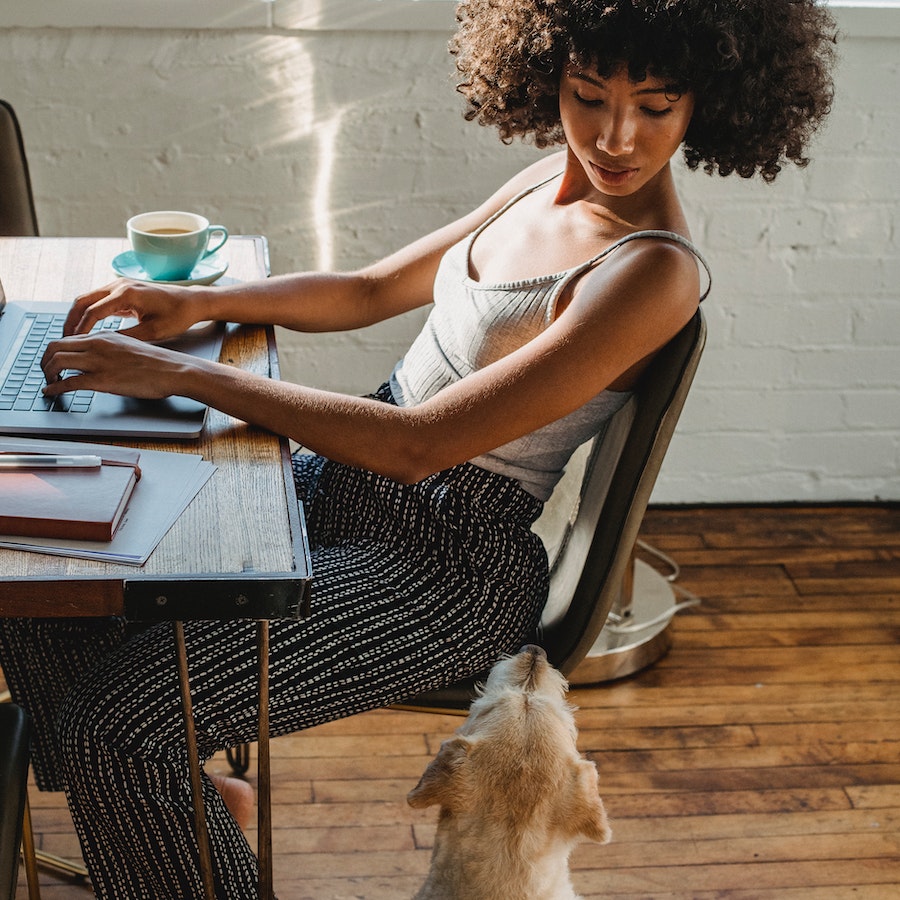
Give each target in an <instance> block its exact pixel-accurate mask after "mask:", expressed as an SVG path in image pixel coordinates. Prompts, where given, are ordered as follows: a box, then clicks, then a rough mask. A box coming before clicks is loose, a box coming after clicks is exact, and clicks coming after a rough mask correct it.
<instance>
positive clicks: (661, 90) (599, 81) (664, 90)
mask: <svg viewBox="0 0 900 900" xmlns="http://www.w3.org/2000/svg"><path fill="white" fill-rule="evenodd" d="M572 77H573V78H578V79H579V80H580V81H586V82H588V84H593V85H595V86H596V87H598V88H606V86H607V85H606V79H605V78H595V77H594V76H593V75H589V74H588V73H587V72H579V71H578V70H576V71H574V72H572ZM681 93H682V91H680V90H678V88H676V87H675V85H673V84H664V85H661V86H660V87H646V88H640V89H639V90H637V91H635V94H664V95H666V96H669V95H671V94H681Z"/></svg>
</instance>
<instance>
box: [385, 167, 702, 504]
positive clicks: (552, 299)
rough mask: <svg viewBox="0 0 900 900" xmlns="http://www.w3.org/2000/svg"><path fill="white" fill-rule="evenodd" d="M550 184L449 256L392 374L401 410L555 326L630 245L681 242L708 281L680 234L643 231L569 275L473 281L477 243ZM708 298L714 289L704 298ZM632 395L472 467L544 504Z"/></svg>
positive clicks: (607, 394) (603, 399) (605, 399)
mask: <svg viewBox="0 0 900 900" xmlns="http://www.w3.org/2000/svg"><path fill="white" fill-rule="evenodd" d="M554 177H556V176H554ZM549 180H550V179H548V181H549ZM546 183H547V182H546V181H543V182H541V183H540V184H538V185H535V186H534V187H531V188H528V189H527V190H525V191H523V192H522V193H520V194H518V195H517V196H516V197H514V198H513V199H512V200H510V201H509V202H508V203H507V204H506V205H505V206H504V207H503V208H502V209H501V210H500V211H499V212H497V213H496V214H495V215H494V216H492V217H491V218H490V219H489V220H488V221H487V222H485V223H484V224H483V225H481V226H480V227H479V228H478V229H476V230H475V231H473V232H472V234H470V235H468V236H467V237H466V238H464V239H463V240H462V241H460V242H459V243H458V244H455V245H454V246H452V247H451V248H450V249H449V250H448V251H447V252H446V254H445V255H444V257H443V259H442V260H441V263H440V266H439V268H438V272H437V275H436V277H435V282H434V307H433V308H432V310H431V313H430V314H429V316H428V319H427V321H426V322H425V325H424V326H423V328H422V331H421V332H420V333H419V335H418V337H417V338H416V339H415V341H414V342H413V344H412V346H411V347H410V348H409V351H408V352H407V353H406V355H405V356H404V358H403V359H402V360H400V362H399V363H397V365H396V366H395V368H394V371H393V373H392V374H391V380H390V385H391V392H392V394H393V396H394V400H395V401H396V402H397V404H398V405H399V406H415V405H417V404H419V403H422V402H423V401H425V400H427V399H428V398H429V397H432V396H434V395H435V394H436V393H437V392H438V391H440V390H441V389H442V388H444V387H446V386H447V385H450V384H454V383H455V382H457V381H459V380H460V379H461V378H465V377H466V375H468V374H469V373H471V372H474V371H476V370H478V369H481V368H484V366H487V365H490V364H491V363H492V362H495V361H496V360H498V359H501V358H502V357H504V356H506V355H508V354H509V353H512V352H513V351H514V350H517V349H519V347H522V346H524V345H525V344H526V343H528V341H530V340H531V339H532V338H534V337H536V336H537V335H538V334H540V333H541V332H542V331H543V330H544V329H545V328H547V326H548V325H550V324H551V322H552V321H553V317H554V314H555V311H556V303H557V300H558V299H559V296H560V295H561V294H562V292H563V290H565V288H566V285H568V284H569V282H570V281H571V280H572V279H573V278H575V277H576V276H578V275H580V274H581V273H582V272H584V271H585V270H586V269H590V268H591V267H593V266H595V265H597V264H598V263H599V262H600V261H601V260H603V259H604V258H605V257H606V256H607V255H609V254H610V253H612V252H613V251H614V250H615V249H616V248H617V247H621V246H622V244H625V243H627V242H628V241H632V240H636V239H638V238H650V237H656V238H665V239H667V240H672V241H676V242H677V243H679V244H682V245H683V246H685V247H687V248H688V249H689V250H690V251H691V252H692V253H693V254H694V255H695V256H696V257H697V259H698V260H699V261H700V262H701V264H702V265H703V267H704V268H705V269H706V273H707V275H709V267H708V266H707V264H706V262H705V261H704V259H703V257H702V256H701V255H700V252H699V251H698V250H697V248H696V247H694V245H693V244H692V243H691V242H690V241H688V240H686V239H685V238H683V237H682V236H681V235H679V234H675V233H674V232H671V231H638V232H635V233H634V234H630V235H627V236H626V237H624V238H622V239H621V240H619V241H616V243H614V244H612V245H611V246H610V247H607V248H606V249H605V250H604V251H602V252H601V253H598V254H597V255H596V256H593V257H591V259H589V260H587V261H586V262H584V263H581V264H579V265H577V266H574V267H572V268H571V269H567V270H565V271H564V272H557V273H555V274H553V275H544V276H540V277H538V278H529V279H524V280H522V281H511V282H501V283H497V284H483V283H481V282H478V281H475V280H474V279H472V278H471V277H470V276H469V271H470V269H469V253H470V249H471V247H472V243H473V242H474V241H475V238H476V237H478V235H479V234H480V233H481V231H483V230H484V229H485V228H486V227H487V226H488V225H489V224H490V223H491V222H493V221H494V220H495V219H496V218H498V217H499V216H501V215H503V213H504V212H505V211H506V210H507V209H509V207H510V206H512V205H513V204H514V203H516V202H517V201H518V200H520V199H521V198H522V197H524V196H525V195H526V194H529V193H531V192H532V191H534V190H536V189H537V188H539V187H541V186H542V185H544V184H546ZM708 293H709V288H708V287H707V289H706V291H704V293H703V295H702V296H701V297H700V299H701V300H703V299H704V298H705V297H706V295H707V294H708ZM630 396H631V394H630V393H629V392H622V391H610V390H606V391H601V392H600V393H599V394H597V396H595V397H594V398H593V399H591V400H590V401H588V402H587V403H586V404H585V405H584V406H582V407H580V408H579V409H576V410H575V411H574V412H572V413H569V415H567V416H564V417H563V418H561V419H557V420H556V421H555V422H551V423H549V424H548V425H545V426H543V427H542V428H539V429H538V430H537V431H534V432H532V433H531V434H527V435H525V436H524V437H521V438H518V439H516V440H514V441H510V442H509V443H508V444H504V445H503V446H501V447H497V448H496V449H495V450H492V451H491V452H490V453H486V454H484V455H482V456H478V457H476V458H475V459H472V460H470V461H471V462H472V463H474V464H475V465H477V466H481V467H482V468H484V469H487V470H489V471H491V472H498V473H500V474H501V475H508V476H510V477H512V478H515V479H516V480H517V481H518V482H519V483H520V484H521V485H522V487H523V488H524V489H525V490H526V491H528V492H529V493H531V494H533V495H534V496H535V497H537V498H538V499H539V500H541V501H545V500H547V498H548V497H549V496H550V494H551V493H552V492H553V488H554V486H555V485H556V483H557V482H558V481H559V479H560V478H561V477H562V473H563V469H564V468H565V465H566V463H567V462H568V460H569V457H570V456H571V455H572V453H573V452H574V450H575V448H576V447H578V446H579V445H580V444H582V443H584V441H586V440H589V439H590V438H591V437H593V436H594V435H595V434H597V433H598V432H599V431H601V430H602V429H603V428H604V427H605V423H606V422H607V420H608V419H610V418H611V417H612V415H613V414H614V413H615V412H617V411H618V410H619V409H620V408H621V407H622V406H623V405H624V404H625V403H626V402H627V400H628V398H629V397H630Z"/></svg>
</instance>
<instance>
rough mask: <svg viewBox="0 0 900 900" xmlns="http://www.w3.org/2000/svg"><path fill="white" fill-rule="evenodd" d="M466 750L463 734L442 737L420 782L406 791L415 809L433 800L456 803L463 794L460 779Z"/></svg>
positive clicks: (434, 802)
mask: <svg viewBox="0 0 900 900" xmlns="http://www.w3.org/2000/svg"><path fill="white" fill-rule="evenodd" d="M468 754H469V742H468V741H467V740H466V738H464V737H459V736H457V737H452V738H449V739H448V740H446V741H444V742H443V743H442V744H441V749H440V750H439V751H438V754H437V756H435V758H434V759H433V760H432V761H431V762H430V763H429V764H428V768H427V769H425V771H424V773H423V774H422V777H421V778H420V779H419V783H418V784H417V785H416V786H415V787H414V788H413V789H412V790H411V791H410V792H409V793H408V794H407V795H406V802H407V803H408V804H409V805H410V806H412V807H414V808H416V809H423V808H425V807H426V806H433V805H434V804H439V805H441V806H446V807H457V806H459V802H460V800H461V799H462V798H463V797H464V796H465V794H466V792H465V791H464V790H462V784H461V782H462V779H463V775H464V773H463V769H464V767H465V764H466V761H467V758H468Z"/></svg>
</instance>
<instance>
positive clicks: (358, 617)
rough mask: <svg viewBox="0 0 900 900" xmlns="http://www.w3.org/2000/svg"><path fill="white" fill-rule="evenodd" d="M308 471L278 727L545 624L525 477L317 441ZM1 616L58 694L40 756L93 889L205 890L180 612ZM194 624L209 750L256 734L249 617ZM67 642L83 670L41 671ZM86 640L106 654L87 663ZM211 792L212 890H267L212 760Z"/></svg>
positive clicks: (50, 699) (280, 646)
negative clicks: (309, 579)
mask: <svg viewBox="0 0 900 900" xmlns="http://www.w3.org/2000/svg"><path fill="white" fill-rule="evenodd" d="M295 475H296V481H297V485H298V493H299V494H300V496H301V499H303V500H304V502H305V508H306V513H307V521H308V526H309V533H310V540H311V551H312V561H313V586H312V598H311V610H310V615H309V617H308V618H306V619H304V620H302V621H299V622H294V621H283V620H275V621H272V622H271V623H270V662H269V666H270V712H269V715H270V725H271V733H272V734H273V736H274V735H280V734H287V733H290V732H293V731H297V730H299V729H302V728H307V727H309V726H312V725H316V724H319V723H321V722H325V721H329V720H332V719H337V718H340V717H343V716H347V715H351V714H353V713H356V712H361V711H363V710H367V709H373V708H378V707H382V706H385V705H387V704H390V703H392V702H396V701H399V700H402V699H404V698H406V697H408V696H410V695H413V694H415V693H418V692H420V691H422V690H426V689H431V688H436V687H439V686H442V685H445V684H448V683H451V682H453V681H455V680H457V679H459V678H462V677H464V676H467V675H471V674H474V673H477V672H479V671H481V670H484V669H487V668H489V667H490V666H491V665H492V664H493V663H494V662H495V661H496V659H497V658H498V657H499V656H500V655H502V654H503V653H509V652H514V651H515V650H517V649H518V647H519V645H520V643H521V642H522V641H523V640H525V639H527V638H528V637H529V635H530V634H531V633H532V632H533V629H534V626H535V624H536V622H537V619H538V617H539V615H540V610H541V608H542V606H543V604H544V601H545V598H546V591H547V572H546V565H547V564H546V558H545V554H544V551H543V547H542V546H541V544H540V541H539V539H538V538H537V537H536V536H535V535H534V534H533V533H532V532H531V531H530V526H531V524H532V523H533V521H534V519H535V518H536V517H537V515H538V513H539V512H540V504H539V502H538V501H537V500H535V499H534V498H533V497H531V496H530V495H528V494H527V493H526V492H524V491H523V490H522V489H521V488H520V487H519V486H518V484H517V483H515V482H514V481H512V480H510V479H508V478H505V477H503V476H498V475H494V474H491V473H488V472H486V471H484V470H482V469H479V468H477V467H474V466H471V465H462V466H458V467H456V468H453V469H450V470H448V471H447V472H442V473H438V474H437V475H434V476H431V477H430V478H428V479H425V480H424V481H423V482H420V483H418V484H415V485H401V484H398V483H397V482H394V481H392V480H390V479H387V478H383V477H380V476H376V475H373V474H371V473H368V472H361V471H359V470H356V469H352V468H349V467H346V466H342V465H339V464H336V463H332V462H329V461H326V460H323V459H321V458H320V457H315V456H297V457H296V458H295ZM2 627H3V632H2V640H0V652H2V658H0V664H2V666H3V668H4V672H5V673H6V674H7V678H8V680H9V682H10V685H11V687H12V689H13V690H14V693H15V694H16V697H17V699H18V700H19V701H20V702H22V703H23V705H25V706H26V708H30V709H31V711H32V712H33V714H34V715H35V717H37V718H39V717H41V716H42V715H45V716H48V717H50V718H51V719H52V717H53V714H54V712H55V711H56V710H57V709H58V713H57V715H56V720H55V724H56V729H57V731H58V746H59V749H60V751H61V752H60V753H59V754H58V755H57V754H56V753H55V752H50V753H49V754H44V755H41V754H40V753H39V754H38V757H37V759H38V760H46V761H47V764H48V765H50V764H54V765H57V766H58V767H59V771H56V772H53V773H49V774H44V775H42V777H43V778H44V784H45V786H48V787H53V786H54V784H53V782H54V780H57V781H62V782H64V783H65V789H66V791H67V795H68V799H69V805H70V808H71V811H72V816H73V819H74V821H75V826H76V828H77V830H78V834H79V838H80V840H81V844H82V849H83V852H84V856H85V861H86V863H87V865H88V868H89V870H90V874H91V882H92V885H93V886H94V890H95V892H96V894H97V896H98V897H104V898H110V900H113V898H114V900H123V898H128V900H138V898H152V900H184V898H192V897H199V896H202V889H201V879H200V875H199V862H198V858H199V857H198V851H197V846H196V842H195V839H194V825H193V810H192V802H191V792H190V782H189V773H188V762H187V753H186V748H185V739H184V726H183V723H182V720H181V707H180V698H179V691H178V677H177V669H176V662H175V651H174V639H173V636H172V630H171V626H170V625H169V624H168V623H166V624H162V625H158V626H154V627H152V628H150V629H149V630H147V631H145V632H143V633H141V634H139V635H137V636H136V637H133V638H131V639H130V640H127V641H124V642H121V643H120V641H121V624H120V623H118V622H115V621H113V622H108V623H105V624H99V623H94V624H93V625H91V626H89V629H88V630H89V632H90V633H89V634H88V635H87V637H85V636H84V635H82V638H83V639H84V640H83V641H78V640H76V641H74V642H73V640H72V637H71V629H72V628H75V627H81V628H82V629H83V620H81V624H77V623H66V622H57V623H55V624H54V623H41V624H40V626H38V625H36V624H35V623H34V622H32V621H29V620H17V621H16V620H13V621H7V622H6V623H5V624H4V625H3V626H2ZM185 640H186V643H187V652H188V664H189V667H190V679H191V693H192V700H193V706H194V715H195V719H196V725H197V733H198V741H199V745H200V751H201V755H202V756H203V757H204V758H209V757H210V756H211V755H212V754H214V753H215V752H217V751H219V750H221V749H223V748H226V747H229V746H234V745H236V744H240V743H246V742H252V741H253V740H255V737H256V728H257V655H256V626H255V624H254V623H253V622H210V621H202V622H187V623H185ZM67 644H68V645H69V646H70V649H71V646H73V645H74V646H77V647H78V648H79V653H78V654H73V655H74V656H77V657H78V666H79V667H80V669H79V671H78V672H75V671H74V670H71V671H70V673H69V675H68V677H67V678H65V679H63V680H62V681H60V680H59V679H58V678H57V679H55V680H54V681H53V684H52V685H51V686H50V687H47V686H43V687H42V686H41V685H40V684H38V681H39V673H40V671H41V662H40V660H41V659H42V658H43V659H46V658H47V655H48V654H53V653H54V652H55V651H56V649H58V648H59V647H62V648H63V650H65V646H66V645H67ZM117 644H118V646H116V645H117ZM88 646H95V647H96V654H95V655H96V656H98V657H102V658H101V659H100V660H99V661H97V660H91V661H90V663H91V664H90V666H88V665H87V660H86V659H85V657H89V656H90V654H89V653H88V651H87V650H86V649H85V648H86V647H88ZM110 646H114V647H115V649H112V651H111V652H110ZM38 649H39V651H40V655H39V656H34V653H36V652H37V651H38ZM23 654H24V655H30V658H29V660H28V661H27V664H23V662H22V659H21V658H20V657H21V656H22V655H23ZM58 659H59V660H60V662H59V665H58V666H57V668H61V669H63V670H65V669H66V664H65V662H64V661H63V660H62V657H58ZM32 665H34V666H35V668H34V669H31V671H30V672H29V673H28V676H27V677H24V673H25V671H26V669H28V668H30V666H32ZM73 665H74V663H73ZM36 676H37V677H36ZM23 678H24V681H23ZM60 693H62V694H63V695H64V696H59V694H60ZM41 737H42V739H43V740H47V741H50V740H52V736H51V737H48V736H47V735H46V734H43V733H42V736H41ZM60 774H61V775H62V778H61V779H60V778H59V777H58V776H59V775H60ZM54 776H56V777H55V778H54ZM204 797H205V801H206V808H207V819H208V823H209V832H210V839H211V843H212V856H213V864H214V868H215V879H216V890H217V896H218V897H221V898H226V897H227V898H229V900H241V898H245V897H246V898H255V897H256V895H257V887H256V885H257V862H256V859H255V857H254V855H253V853H252V852H251V849H250V847H249V846H248V844H247V842H246V840H245V839H244V836H243V834H242V833H241V831H240V829H239V828H238V827H237V825H236V824H235V822H234V820H233V819H232V818H231V816H230V815H229V814H228V812H227V810H226V809H225V807H224V804H223V803H222V802H221V798H220V797H219V795H218V793H217V792H216V791H215V789H214V788H213V787H212V785H211V783H210V782H209V781H208V779H206V778H204Z"/></svg>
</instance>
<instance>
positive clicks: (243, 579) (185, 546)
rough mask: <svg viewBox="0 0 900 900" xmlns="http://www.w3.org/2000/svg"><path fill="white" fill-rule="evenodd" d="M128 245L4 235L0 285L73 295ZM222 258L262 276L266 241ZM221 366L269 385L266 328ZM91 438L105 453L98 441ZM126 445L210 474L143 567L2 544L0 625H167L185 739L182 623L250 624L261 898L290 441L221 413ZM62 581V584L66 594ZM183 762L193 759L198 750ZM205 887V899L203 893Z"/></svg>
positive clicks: (295, 524) (243, 243)
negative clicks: (162, 453) (115, 620)
mask: <svg viewBox="0 0 900 900" xmlns="http://www.w3.org/2000/svg"><path fill="white" fill-rule="evenodd" d="M125 249H127V243H126V241H125V240H124V239H119V238H0V279H2V282H3V286H4V288H5V290H6V296H7V299H8V300H10V301H14V300H17V299H18V300H36V301H40V300H46V301H49V302H58V301H60V300H69V299H74V298H75V297H76V296H77V295H78V294H80V293H84V292H85V291H87V290H90V289H92V288H96V287H99V286H101V285H103V284H106V283H108V282H109V281H111V280H112V279H113V278H114V277H115V276H114V273H113V271H112V268H111V261H112V259H113V258H114V257H115V255H116V254H117V253H120V252H121V251H122V250H125ZM223 252H224V253H225V254H226V258H227V259H228V260H229V268H228V271H227V273H226V274H225V276H224V278H223V281H225V280H228V279H236V280H241V281H247V280H253V279H258V278H263V277H266V276H267V275H268V255H267V247H266V242H265V239H264V238H262V237H258V236H254V237H232V238H230V239H229V241H228V243H227V245H226V249H225V251H223ZM221 359H222V361H223V362H227V363H229V364H232V365H236V366H240V367H241V368H244V369H248V370H250V371H254V372H258V373H260V374H264V375H268V376H270V377H278V359H277V354H276V347H275V339H274V332H273V330H272V329H271V328H260V327H255V326H254V327H248V326H240V327H237V326H229V330H228V334H227V336H226V340H225V345H224V347H223V350H222V356H221ZM0 432H2V425H0ZM97 440H98V441H99V442H102V443H109V441H108V440H106V439H105V438H98V439H97ZM122 443H125V444H128V445H130V446H143V447H147V448H150V449H161V450H169V451H183V452H189V453H200V454H202V455H203V457H204V459H207V460H210V461H212V462H213V463H215V464H216V466H217V467H218V468H217V471H216V473H215V474H214V475H213V477H212V479H211V480H210V481H209V482H208V483H207V484H206V485H205V486H204V487H203V489H202V490H201V491H200V493H199V494H198V496H197V497H196V498H195V499H194V501H193V502H192V503H191V505H190V506H189V507H188V509H187V510H186V511H185V513H184V514H183V515H182V516H181V517H180V518H179V519H178V521H177V522H176V523H175V525H174V526H173V527H172V529H171V530H170V531H169V533H168V534H167V535H166V536H165V537H164V538H163V540H162V542H161V543H160V545H159V546H158V548H157V549H156V550H155V552H154V553H153V554H152V556H151V557H150V558H149V560H148V561H147V562H146V564H145V565H144V566H142V567H140V568H136V567H133V566H123V565H113V564H110V563H103V562H93V561H86V560H79V559H70V558H65V557H56V556H50V555H45V554H37V553H25V552H20V551H13V550H8V549H3V548H0V615H2V616H7V617H18V616H34V617H53V616H106V615H124V616H125V617H126V618H128V619H130V620H134V621H161V620H171V621H173V622H174V623H175V624H174V626H173V627H174V630H175V634H176V641H177V643H178V646H179V669H180V671H181V672H182V673H183V700H184V702H185V713H186V729H187V731H188V737H189V740H192V738H193V735H192V730H193V719H192V715H191V710H190V695H189V692H188V686H187V681H186V662H185V661H184V660H183V659H182V656H183V649H184V648H183V640H181V639H180V633H181V632H180V628H181V621H183V620H185V619H219V618H229V619H230V618H244V619H255V620H257V621H258V622H260V626H259V640H260V651H261V652H260V676H261V677H260V700H261V702H260V756H259V759H260V766H261V770H260V800H259V811H260V829H259V834H260V873H261V874H260V888H261V890H260V895H261V896H263V897H269V896H271V849H270V847H271V843H270V842H271V830H270V829H271V819H270V807H269V802H270V801H269V796H268V714H267V702H268V669H267V659H268V628H267V625H266V620H268V619H270V618H279V617H290V618H299V617H300V616H301V615H302V610H303V606H304V603H305V600H306V596H307V591H308V585H309V580H310V567H309V550H308V545H307V540H306V532H305V526H304V522H303V515H302V509H301V508H300V507H299V504H298V502H297V499H296V495H295V493H294V487H293V478H292V474H291V466H290V453H289V448H288V444H287V441H285V440H283V439H281V438H278V437H277V436H275V435H272V434H269V433H267V432H265V431H262V430H260V429H257V428H253V427H251V426H248V425H246V424H245V423H243V422H240V421H238V420H235V419H233V418H231V417H230V416H226V415H224V414H222V413H220V412H218V411H217V410H210V412H209V417H208V419H207V423H206V427H205V429H204V433H203V435H202V437H201V438H200V439H199V440H197V441H187V442H178V441H161V442H143V443H141V442H135V441H123V442H122ZM61 582H62V583H65V584H66V587H67V589H66V590H64V591H61V590H60V583H61ZM192 761H194V762H196V754H192ZM192 780H195V782H196V788H197V790H196V791H195V805H198V808H199V812H198V823H197V827H198V835H199V839H200V842H201V856H202V854H203V843H204V839H205V818H204V817H203V811H202V799H200V800H199V802H198V795H199V765H197V768H196V772H195V773H192ZM264 781H265V784H263V782H264ZM267 843H268V846H264V844H267ZM207 859H208V857H207ZM210 888H211V885H210V886H208V888H207V896H210V897H211V896H212V894H211V893H210Z"/></svg>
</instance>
